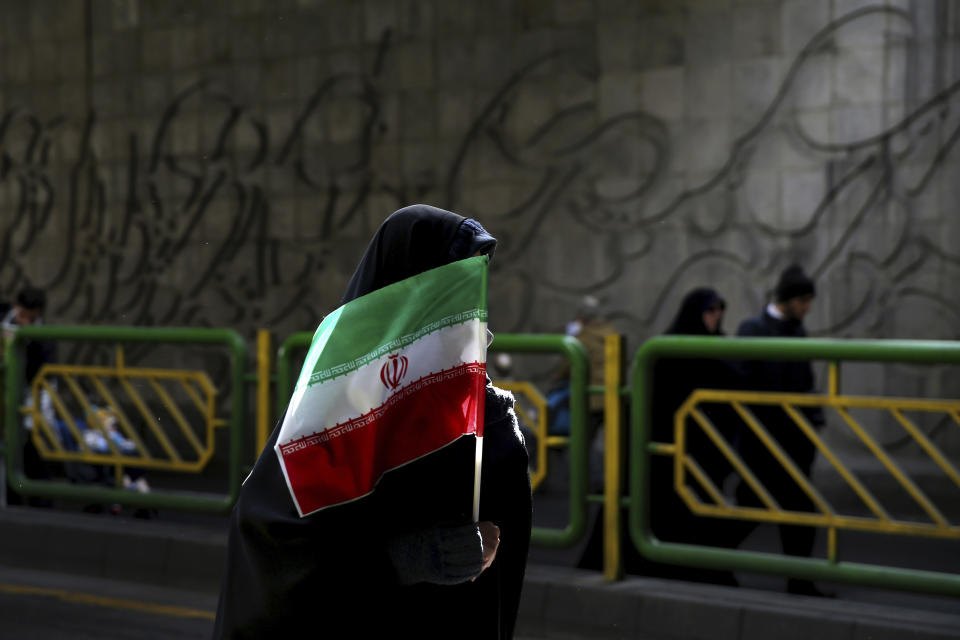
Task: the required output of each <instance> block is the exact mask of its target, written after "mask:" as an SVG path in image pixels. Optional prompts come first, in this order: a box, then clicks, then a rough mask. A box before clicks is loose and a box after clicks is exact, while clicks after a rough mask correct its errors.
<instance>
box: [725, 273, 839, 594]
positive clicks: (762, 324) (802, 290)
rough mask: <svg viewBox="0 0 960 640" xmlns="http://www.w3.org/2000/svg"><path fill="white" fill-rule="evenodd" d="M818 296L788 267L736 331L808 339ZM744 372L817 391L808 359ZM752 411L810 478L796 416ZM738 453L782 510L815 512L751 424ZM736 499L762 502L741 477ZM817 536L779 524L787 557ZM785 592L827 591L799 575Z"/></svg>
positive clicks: (748, 380) (754, 381)
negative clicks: (770, 296)
mask: <svg viewBox="0 0 960 640" xmlns="http://www.w3.org/2000/svg"><path fill="white" fill-rule="evenodd" d="M815 294H816V289H815V287H814V282H813V280H812V279H811V278H810V277H809V276H808V275H807V274H806V273H804V271H803V269H802V268H801V267H800V266H798V265H791V266H789V267H787V268H786V269H784V271H783V272H782V273H781V274H780V278H779V280H778V281H777V286H776V289H775V291H774V299H773V301H772V302H770V303H769V304H768V305H767V306H766V308H764V310H763V311H762V312H761V313H760V314H759V315H757V316H755V317H753V318H748V319H746V320H744V321H743V322H742V323H741V324H740V328H739V329H738V330H737V335H738V336H744V337H771V338H773V337H776V338H805V337H806V335H807V332H806V330H805V329H804V326H803V320H804V318H805V317H806V315H807V313H809V311H810V307H811V304H812V303H813V299H814V296H815ZM743 372H744V376H745V379H744V383H745V385H746V386H747V388H749V389H754V390H758V391H772V392H780V393H784V392H785V393H811V392H813V391H814V390H815V384H814V376H813V368H812V367H811V366H810V363H809V362H806V361H790V362H774V361H768V360H755V361H749V362H745V363H743ZM799 410H800V412H801V414H802V415H803V416H804V417H805V418H806V420H807V422H809V423H810V424H811V425H812V426H813V427H814V428H815V429H820V428H821V427H822V426H823V424H824V422H825V421H824V417H823V410H822V409H821V408H820V407H800V408H799ZM750 411H751V412H752V413H753V414H754V416H755V417H756V418H757V421H758V422H759V423H760V424H761V425H762V426H763V427H764V428H765V429H766V431H767V432H768V433H769V434H770V435H771V436H773V438H774V439H775V440H776V441H777V443H778V444H779V445H780V448H781V449H783V451H784V452H785V453H786V454H787V455H789V456H790V458H791V459H792V460H793V462H794V464H796V466H797V467H798V468H799V470H800V471H801V472H802V473H803V474H804V475H805V476H806V477H808V478H809V477H810V471H811V470H812V468H813V462H814V457H815V454H816V447H815V445H814V444H813V442H811V441H810V439H809V438H808V437H807V436H806V434H804V433H803V432H802V431H801V430H800V427H799V426H798V425H797V424H796V423H795V422H794V421H793V419H792V418H791V417H790V416H789V415H788V414H787V413H786V412H785V411H784V410H783V409H782V408H780V407H778V406H773V405H751V406H750ZM740 453H741V457H742V458H743V459H744V462H745V463H746V464H747V466H748V467H749V468H750V469H751V471H752V472H753V473H754V475H755V476H756V477H757V479H758V480H759V482H760V483H761V484H762V485H763V486H764V487H765V488H766V489H767V491H769V492H770V493H771V494H772V496H773V497H774V499H775V500H776V501H777V502H778V503H779V505H780V506H781V507H782V508H783V509H785V510H787V511H815V508H814V504H813V502H812V501H811V499H810V497H809V496H808V495H807V494H806V492H805V491H804V490H803V489H802V488H801V487H800V485H798V484H797V483H796V481H794V479H793V478H792V477H791V476H790V474H789V473H788V472H787V470H786V469H784V468H783V466H782V465H781V464H780V462H779V461H777V459H776V458H775V457H774V456H773V454H772V453H770V450H769V449H768V448H767V447H766V446H765V445H764V444H763V443H762V442H761V441H760V439H759V438H757V437H756V435H755V434H754V433H753V431H752V430H750V429H749V428H745V429H744V430H743V434H742V438H741V444H740ZM737 498H738V502H739V504H741V505H748V506H762V503H761V502H760V499H759V497H758V496H757V495H756V494H755V493H754V492H753V490H752V489H750V488H749V486H748V485H747V484H746V483H745V482H743V481H741V483H740V485H739V487H738V489H737ZM815 538H816V529H815V528H813V527H804V526H796V525H781V526H780V541H781V544H782V546H783V551H784V553H787V554H789V555H794V556H809V555H810V554H811V552H812V551H813V545H814V540H815ZM787 590H788V591H789V592H790V593H796V594H802V595H816V596H822V595H824V594H823V592H821V591H820V590H819V589H817V587H816V585H814V584H813V583H812V582H810V581H809V580H800V579H797V578H790V579H789V580H788V581H787Z"/></svg>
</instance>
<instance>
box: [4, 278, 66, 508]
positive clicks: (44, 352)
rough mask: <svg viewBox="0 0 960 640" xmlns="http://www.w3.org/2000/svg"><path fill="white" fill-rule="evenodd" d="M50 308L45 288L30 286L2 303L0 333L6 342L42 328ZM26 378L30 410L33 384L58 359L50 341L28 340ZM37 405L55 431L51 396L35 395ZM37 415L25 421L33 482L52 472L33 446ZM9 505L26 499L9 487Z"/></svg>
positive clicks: (27, 471) (33, 501) (26, 470)
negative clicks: (29, 329) (22, 332)
mask: <svg viewBox="0 0 960 640" xmlns="http://www.w3.org/2000/svg"><path fill="white" fill-rule="evenodd" d="M46 307H47V295H46V293H45V292H44V291H43V290H42V289H38V288H36V287H31V286H27V287H24V288H23V289H21V290H20V292H19V293H18V294H17V297H16V298H15V300H14V301H13V303H0V330H2V332H3V338H4V342H7V341H9V340H12V339H13V337H14V335H15V334H16V332H17V330H18V329H20V328H21V327H32V326H40V325H42V324H43V315H44V312H45V311H46ZM23 353H24V376H23V382H22V397H23V402H24V404H25V405H26V406H28V407H33V406H34V397H35V394H34V393H33V389H32V386H33V382H34V380H35V379H36V377H37V374H38V373H39V372H40V370H41V369H42V368H43V366H44V365H45V364H48V363H52V362H54V360H55V359H56V348H55V347H54V344H53V343H52V342H50V341H47V340H28V341H27V342H26V343H25V344H24V347H23ZM36 398H37V399H38V406H37V407H35V409H36V412H35V413H36V414H37V415H39V416H40V417H42V419H44V420H46V422H47V424H48V425H50V427H51V428H53V425H54V419H55V412H54V409H53V402H52V400H51V398H50V394H49V393H48V392H47V391H46V390H45V389H41V390H40V391H39V393H37V394H36ZM34 421H35V420H34V414H33V413H31V414H27V415H25V416H24V419H23V427H24V433H23V434H22V437H23V440H24V442H23V474H24V475H25V476H26V477H27V478H28V479H30V480H46V479H48V478H50V475H51V472H50V468H49V465H48V464H47V462H46V460H44V459H43V458H42V457H41V456H40V452H39V451H38V450H37V447H36V445H34V443H33V438H32V435H33V427H34ZM6 500H7V504H23V503H24V499H23V497H22V496H20V495H19V494H17V493H14V492H13V491H12V490H11V489H10V487H9V486H8V487H7V495H6ZM27 504H29V505H31V506H39V507H47V506H50V501H49V500H47V499H44V498H37V497H32V498H29V499H28V500H27Z"/></svg>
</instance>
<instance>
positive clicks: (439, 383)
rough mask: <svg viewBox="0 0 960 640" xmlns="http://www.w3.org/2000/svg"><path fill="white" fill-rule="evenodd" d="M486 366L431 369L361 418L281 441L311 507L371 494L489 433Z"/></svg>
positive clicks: (304, 507)
mask: <svg viewBox="0 0 960 640" xmlns="http://www.w3.org/2000/svg"><path fill="white" fill-rule="evenodd" d="M485 374H486V368H485V366H484V365H483V364H482V363H469V364H463V365H460V366H458V367H454V368H452V369H447V370H444V371H441V372H439V373H436V374H433V375H430V376H426V377H425V378H422V379H420V380H417V381H416V382H412V383H410V384H409V385H407V386H406V387H404V388H402V389H400V390H398V391H397V392H396V393H395V394H394V395H392V396H390V398H389V399H388V400H387V402H386V403H384V404H383V405H381V406H380V407H377V408H375V409H373V410H372V411H370V412H369V413H366V414H364V415H362V416H360V417H358V418H354V419H353V420H350V421H349V422H346V423H344V424H340V425H337V426H335V427H332V428H330V429H327V430H326V431H323V432H321V433H317V434H313V435H310V436H304V437H302V438H298V439H296V440H293V441H292V442H289V443H287V444H284V445H281V446H280V453H281V456H282V460H283V465H284V468H285V469H286V472H287V479H288V480H289V482H290V487H291V489H292V491H293V495H294V496H295V498H296V500H297V503H298V504H299V506H300V512H301V513H302V514H303V515H306V514H308V513H312V512H314V511H317V510H319V509H323V508H325V507H330V506H333V505H337V504H342V503H344V502H349V501H350V500H354V499H356V498H360V497H362V496H365V495H367V494H368V493H370V492H371V491H373V488H374V487H375V486H376V483H377V481H378V480H379V479H380V477H381V476H382V475H383V474H384V473H386V472H387V471H389V470H390V469H395V468H397V467H399V466H402V465H404V464H406V463H407V462H410V461H412V460H416V459H417V458H420V457H422V456H425V455H427V454H428V453H430V452H432V451H436V450H437V449H440V448H442V447H444V446H446V445H448V444H450V443H451V442H453V441H454V440H456V439H457V438H459V437H460V436H462V435H465V434H470V433H476V434H477V435H478V436H482V435H483V409H484V401H485V399H486V391H485V389H486V375H485Z"/></svg>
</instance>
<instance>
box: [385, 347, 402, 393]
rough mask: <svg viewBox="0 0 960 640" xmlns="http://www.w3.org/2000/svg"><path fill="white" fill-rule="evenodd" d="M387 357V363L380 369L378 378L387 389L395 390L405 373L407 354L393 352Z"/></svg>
mask: <svg viewBox="0 0 960 640" xmlns="http://www.w3.org/2000/svg"><path fill="white" fill-rule="evenodd" d="M387 358H388V359H387V363H386V364H385V365H383V367H382V368H381V369H380V380H381V381H382V382H383V385H384V386H385V387H386V388H387V389H390V390H391V391H395V390H396V388H397V387H399V386H400V383H401V382H402V381H403V377H404V376H405V375H407V356H402V355H400V354H399V353H395V354H393V355H392V356H387Z"/></svg>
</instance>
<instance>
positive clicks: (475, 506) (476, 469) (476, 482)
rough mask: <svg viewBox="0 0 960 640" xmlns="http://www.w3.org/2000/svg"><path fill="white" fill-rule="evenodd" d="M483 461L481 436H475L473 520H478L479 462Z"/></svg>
mask: <svg viewBox="0 0 960 640" xmlns="http://www.w3.org/2000/svg"><path fill="white" fill-rule="evenodd" d="M482 461H483V436H477V455H476V464H475V466H474V469H473V521H474V522H480V463H481V462H482Z"/></svg>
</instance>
